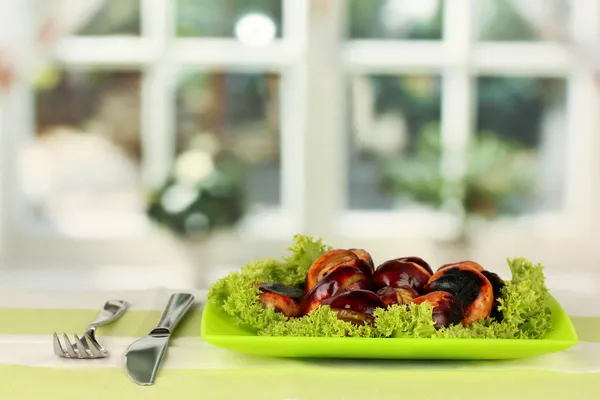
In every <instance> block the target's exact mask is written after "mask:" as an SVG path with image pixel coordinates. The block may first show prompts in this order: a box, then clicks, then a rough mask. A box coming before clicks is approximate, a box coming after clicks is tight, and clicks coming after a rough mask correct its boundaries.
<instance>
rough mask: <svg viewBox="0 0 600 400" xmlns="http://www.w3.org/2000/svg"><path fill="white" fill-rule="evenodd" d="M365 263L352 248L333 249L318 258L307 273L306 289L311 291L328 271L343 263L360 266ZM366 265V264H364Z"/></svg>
mask: <svg viewBox="0 0 600 400" xmlns="http://www.w3.org/2000/svg"><path fill="white" fill-rule="evenodd" d="M362 264H364V263H363V262H362V261H361V260H359V258H358V256H357V255H356V254H354V253H353V252H351V251H350V250H344V249H337V250H331V251H328V252H327V253H325V254H323V255H322V256H320V257H319V258H317V259H316V260H315V261H314V262H313V263H312V265H311V266H310V268H309V270H308V273H307V274H306V291H307V292H308V291H310V290H311V289H312V288H313V287H315V285H316V284H317V283H318V282H319V281H320V280H321V279H323V278H324V277H325V276H326V275H327V274H328V273H331V272H333V270H334V269H335V268H337V267H341V266H343V265H349V266H357V267H358V266H359V265H362ZM363 267H364V266H363Z"/></svg>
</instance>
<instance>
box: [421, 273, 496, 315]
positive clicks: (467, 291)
mask: <svg viewBox="0 0 600 400" xmlns="http://www.w3.org/2000/svg"><path fill="white" fill-rule="evenodd" d="M424 291H425V293H430V292H439V291H442V292H448V293H451V294H452V295H454V297H456V299H457V300H458V302H459V303H460V304H461V305H462V308H463V312H464V319H463V324H465V325H470V324H472V323H473V322H475V321H479V320H482V319H485V318H487V317H489V316H490V313H491V311H492V304H493V302H494V291H493V288H492V284H491V283H490V281H489V280H488V279H487V278H486V277H485V276H484V275H483V274H482V273H481V272H479V271H476V270H475V269H473V268H471V267H469V266H461V265H458V266H452V267H448V268H444V269H442V270H440V271H437V272H436V273H435V274H433V276H432V277H431V279H430V280H429V282H428V283H427V286H425V288H424Z"/></svg>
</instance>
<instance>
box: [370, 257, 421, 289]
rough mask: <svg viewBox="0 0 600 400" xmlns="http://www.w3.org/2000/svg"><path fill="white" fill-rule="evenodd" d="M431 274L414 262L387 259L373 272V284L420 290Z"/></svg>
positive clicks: (380, 286)
mask: <svg viewBox="0 0 600 400" xmlns="http://www.w3.org/2000/svg"><path fill="white" fill-rule="evenodd" d="M429 278H431V274H430V273H429V272H428V271H427V270H426V269H425V268H424V267H422V266H420V265H419V264H416V263H414V262H407V261H399V260H389V261H386V262H384V263H383V264H381V265H379V266H378V267H377V269H376V270H375V274H373V284H374V285H375V287H376V288H377V289H380V288H383V287H386V286H391V287H394V288H397V287H401V286H410V287H411V288H413V289H415V290H416V291H417V292H420V291H421V289H422V288H423V286H425V285H426V284H427V282H428V281H429Z"/></svg>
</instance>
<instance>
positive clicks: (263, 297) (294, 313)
mask: <svg viewBox="0 0 600 400" xmlns="http://www.w3.org/2000/svg"><path fill="white" fill-rule="evenodd" d="M258 289H259V290H260V291H261V292H262V293H261V294H260V295H259V297H258V300H259V301H260V302H261V303H262V304H263V305H264V306H265V307H269V306H272V307H273V308H274V309H275V311H278V312H280V313H282V314H283V315H285V316H286V317H298V316H299V315H300V312H301V309H300V304H299V303H298V301H297V300H296V299H298V298H299V297H302V295H303V294H304V292H303V291H302V289H298V288H295V287H292V286H287V285H283V284H281V283H278V282H272V283H267V284H263V285H259V286H258Z"/></svg>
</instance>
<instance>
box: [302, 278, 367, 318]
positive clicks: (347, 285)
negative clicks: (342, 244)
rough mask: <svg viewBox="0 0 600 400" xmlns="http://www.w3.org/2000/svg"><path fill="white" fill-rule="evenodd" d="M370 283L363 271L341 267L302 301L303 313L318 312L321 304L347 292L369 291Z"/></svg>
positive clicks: (322, 280)
mask: <svg viewBox="0 0 600 400" xmlns="http://www.w3.org/2000/svg"><path fill="white" fill-rule="evenodd" d="M368 287H369V282H368V281H367V277H366V276H365V274H363V272H362V271H361V270H359V269H358V268H355V267H349V266H341V267H339V268H336V270H335V271H333V272H332V273H330V274H329V275H327V276H326V277H325V278H323V279H321V280H320V281H319V282H318V283H317V284H316V285H315V287H313V288H312V289H311V290H310V291H309V292H308V293H307V294H306V295H305V296H304V298H303V300H302V313H303V314H308V313H309V312H311V311H313V310H316V309H317V308H319V306H320V305H321V302H322V301H323V300H325V299H327V298H329V297H332V296H335V295H336V294H338V293H341V292H343V291H346V290H358V289H368Z"/></svg>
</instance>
